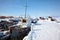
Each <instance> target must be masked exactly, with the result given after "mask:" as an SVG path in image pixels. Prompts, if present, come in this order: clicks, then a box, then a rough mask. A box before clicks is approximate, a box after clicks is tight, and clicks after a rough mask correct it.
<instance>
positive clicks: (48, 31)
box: [23, 20, 60, 40]
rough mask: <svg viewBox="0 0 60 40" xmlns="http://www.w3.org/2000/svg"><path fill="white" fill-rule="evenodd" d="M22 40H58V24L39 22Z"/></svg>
mask: <svg viewBox="0 0 60 40" xmlns="http://www.w3.org/2000/svg"><path fill="white" fill-rule="evenodd" d="M23 40H60V24H59V23H56V22H55V21H53V22H52V21H47V20H45V21H43V20H39V21H38V22H37V24H33V25H32V27H31V31H30V33H29V34H28V36H26V37H25V38H24V39H23Z"/></svg>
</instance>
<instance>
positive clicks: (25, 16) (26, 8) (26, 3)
mask: <svg viewBox="0 0 60 40" xmlns="http://www.w3.org/2000/svg"><path fill="white" fill-rule="evenodd" d="M26 14H27V0H26V4H25V18H26Z"/></svg>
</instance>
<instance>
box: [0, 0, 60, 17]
mask: <svg viewBox="0 0 60 40" xmlns="http://www.w3.org/2000/svg"><path fill="white" fill-rule="evenodd" d="M25 3H26V0H0V15H7V16H20V15H24V13H25ZM27 5H28V7H27V8H28V9H27V15H30V16H60V1H59V0H27Z"/></svg>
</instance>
